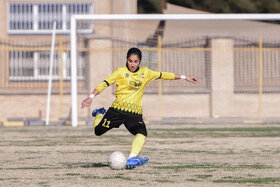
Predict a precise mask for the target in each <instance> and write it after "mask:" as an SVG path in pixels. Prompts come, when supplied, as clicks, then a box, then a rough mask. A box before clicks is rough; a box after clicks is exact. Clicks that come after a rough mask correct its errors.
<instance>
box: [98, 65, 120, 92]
mask: <svg viewBox="0 0 280 187" xmlns="http://www.w3.org/2000/svg"><path fill="white" fill-rule="evenodd" d="M118 76H119V68H118V69H117V70H116V71H114V72H113V73H112V74H111V75H110V76H109V77H107V78H106V79H105V80H104V81H103V82H102V83H101V84H99V85H98V86H97V87H96V88H95V89H97V90H98V91H99V93H101V92H102V91H103V90H104V89H105V88H107V87H108V86H111V85H112V84H114V83H115V82H116V81H117V79H118Z"/></svg>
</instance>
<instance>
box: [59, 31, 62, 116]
mask: <svg viewBox="0 0 280 187" xmlns="http://www.w3.org/2000/svg"><path fill="white" fill-rule="evenodd" d="M62 55H63V41H62V38H61V37H60V38H59V117H62V116H63V57H62Z"/></svg>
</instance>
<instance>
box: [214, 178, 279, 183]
mask: <svg viewBox="0 0 280 187" xmlns="http://www.w3.org/2000/svg"><path fill="white" fill-rule="evenodd" d="M213 182H215V183H254V184H269V183H278V182H280V178H279V177H266V178H245V179H244V178H243V179H241V178H232V179H218V180H214V181H213Z"/></svg>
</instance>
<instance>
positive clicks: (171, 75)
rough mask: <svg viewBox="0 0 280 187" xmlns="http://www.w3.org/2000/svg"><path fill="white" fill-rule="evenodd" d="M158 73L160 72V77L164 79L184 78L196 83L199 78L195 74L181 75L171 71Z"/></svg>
mask: <svg viewBox="0 0 280 187" xmlns="http://www.w3.org/2000/svg"><path fill="white" fill-rule="evenodd" d="M158 73H160V74H159V77H158V79H164V80H179V79H183V80H186V81H189V82H191V83H194V84H196V83H197V78H195V77H194V76H186V75H179V74H175V73H169V72H158Z"/></svg>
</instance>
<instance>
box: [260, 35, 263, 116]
mask: <svg viewBox="0 0 280 187" xmlns="http://www.w3.org/2000/svg"><path fill="white" fill-rule="evenodd" d="M259 117H260V118H262V117H263V41H262V36H261V35H260V37H259Z"/></svg>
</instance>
